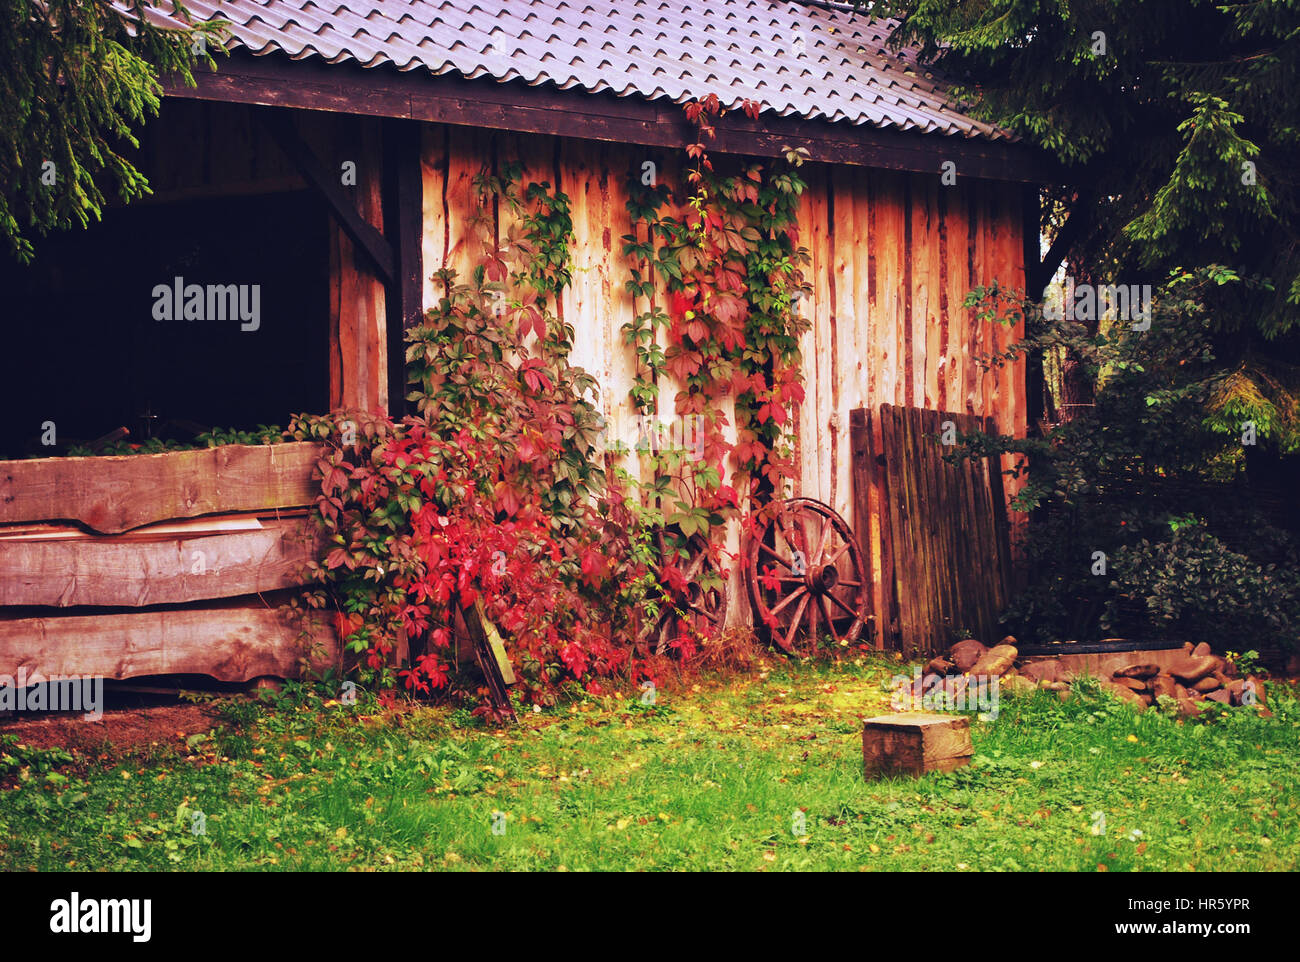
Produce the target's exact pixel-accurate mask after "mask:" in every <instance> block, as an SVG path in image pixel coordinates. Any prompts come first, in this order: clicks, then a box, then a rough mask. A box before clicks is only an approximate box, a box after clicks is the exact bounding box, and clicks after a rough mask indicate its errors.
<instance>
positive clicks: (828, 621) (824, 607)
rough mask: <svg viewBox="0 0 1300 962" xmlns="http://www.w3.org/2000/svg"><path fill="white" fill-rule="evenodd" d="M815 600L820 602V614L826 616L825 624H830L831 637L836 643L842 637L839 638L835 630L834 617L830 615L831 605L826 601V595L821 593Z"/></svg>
mask: <svg viewBox="0 0 1300 962" xmlns="http://www.w3.org/2000/svg"><path fill="white" fill-rule="evenodd" d="M831 597H832V598H834V597H835V596H834V595H831ZM817 600H818V601H819V602H821V606H822V614H824V615H825V616H826V624H827V625H829V626H830V629H831V637H832V638H834V639H835V643H836V644H837V645H838V644H839V643H840V642H842V641H843V640H844V639H843V638H841V637H840V633H839V632H838V631H836V630H835V619H834V618H832V617H831V606H830V605H828V604H827V603H826V595H822V596H821V597H820V598H818V599H817Z"/></svg>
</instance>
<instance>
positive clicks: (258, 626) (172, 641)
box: [0, 599, 338, 683]
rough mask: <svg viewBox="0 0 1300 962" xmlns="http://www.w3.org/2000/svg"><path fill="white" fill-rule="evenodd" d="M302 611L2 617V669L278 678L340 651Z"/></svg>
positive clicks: (256, 606)
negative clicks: (300, 612)
mask: <svg viewBox="0 0 1300 962" xmlns="http://www.w3.org/2000/svg"><path fill="white" fill-rule="evenodd" d="M308 617H309V618H310V621H307V622H305V623H304V621H303V616H300V615H297V614H295V613H293V612H292V611H291V610H290V609H287V608H273V607H267V606H266V605H264V604H261V603H259V602H258V601H257V600H256V599H249V600H247V601H244V602H243V603H241V604H235V605H220V604H218V605H212V606H206V607H202V608H166V609H162V610H156V611H138V612H137V611H129V612H111V613H95V614H69V615H56V616H51V617H43V618H5V619H0V673H4V674H8V675H10V676H16V675H17V674H18V669H19V668H24V669H26V675H27V679H28V682H29V683H33V682H36V681H40V680H43V679H46V678H49V677H50V676H52V675H64V676H66V675H80V676H95V675H98V676H101V677H103V678H114V679H118V680H121V679H124V678H139V677H141V676H143V675H208V676H210V677H212V678H216V679H218V680H220V681H248V680H249V679H251V678H257V677H259V676H261V675H272V676H277V677H281V678H290V677H296V676H298V675H299V674H300V673H301V668H302V662H303V659H307V660H308V661H309V662H310V663H312V664H313V665H315V666H318V667H324V666H328V665H331V664H333V663H334V662H335V661H336V660H337V657H338V636H337V634H336V632H335V631H334V629H333V627H332V625H331V624H330V619H328V618H327V617H325V616H324V615H323V614H321V613H319V612H314V613H312V615H310V616H308Z"/></svg>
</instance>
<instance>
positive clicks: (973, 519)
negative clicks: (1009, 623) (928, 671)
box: [851, 404, 1011, 655]
mask: <svg viewBox="0 0 1300 962" xmlns="http://www.w3.org/2000/svg"><path fill="white" fill-rule="evenodd" d="M949 421H950V422H953V423H952V426H953V427H954V428H955V430H956V431H957V432H959V433H963V434H970V433H974V432H979V431H986V432H991V431H993V430H995V428H994V424H993V421H992V419H991V418H980V417H975V416H973V415H969V414H950V413H947V412H942V411H931V410H924V409H921V408H910V407H898V406H895V405H891V404H882V405H881V406H880V410H879V412H878V413H877V414H875V415H874V416H873V412H871V411H870V410H868V409H858V410H856V411H854V412H853V417H852V419H851V428H852V432H853V448H854V484H855V492H854V499H855V511H854V517H855V519H864V518H873V517H878V518H880V519H881V522H880V525H879V530H878V531H871V530H869V528H870V526H869V525H864V524H863V523H862V522H861V520H858V523H857V529H858V537H859V539H860V540H861V542H862V544H861V547H862V549H863V554H864V556H866V557H871V558H872V559H873V562H874V564H873V574H874V575H875V579H874V580H875V582H876V585H877V589H876V595H875V598H874V603H875V612H876V623H877V625H878V626H879V632H880V636H881V642H882V643H883V645H885V646H887V647H894V648H899V649H901V650H902V651H904V652H906V653H907V654H909V655H915V654H935V653H937V652H940V651H943V650H944V649H946V648H947V647H948V645H949V644H951V642H952V641H953V639H954V638H959V637H966V636H968V635H969V636H973V637H977V638H980V637H982V638H992V637H996V636H997V634H998V631H997V615H998V613H999V611H1000V610H1001V609H1002V607H1003V606H1004V605H1005V604H1006V601H1007V597H1008V592H1009V584H1010V567H1011V551H1010V546H1009V539H1008V529H1007V515H1006V500H1005V495H1004V491H1003V486H1002V475H1001V472H1000V470H999V467H998V465H997V464H990V463H989V460H988V459H983V460H979V461H972V460H969V459H966V460H962V461H960V462H958V463H956V464H950V463H948V462H946V461H945V460H944V454H945V453H949V452H951V451H955V450H957V449H956V448H954V447H947V446H945V445H943V444H942V443H941V438H942V436H943V433H944V428H945V422H949Z"/></svg>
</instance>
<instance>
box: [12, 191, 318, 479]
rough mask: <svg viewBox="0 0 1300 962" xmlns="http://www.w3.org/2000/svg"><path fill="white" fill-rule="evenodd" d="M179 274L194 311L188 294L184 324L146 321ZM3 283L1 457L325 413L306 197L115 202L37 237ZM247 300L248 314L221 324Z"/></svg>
mask: <svg viewBox="0 0 1300 962" xmlns="http://www.w3.org/2000/svg"><path fill="white" fill-rule="evenodd" d="M177 278H182V281H181V285H182V294H185V293H188V294H190V295H193V294H195V291H196V289H195V288H193V287H192V285H199V286H200V287H202V288H203V290H204V292H205V296H204V297H203V298H202V306H201V307H200V306H199V302H198V301H195V300H194V299H193V297H192V296H191V297H189V298H188V300H189V301H190V307H191V309H190V315H191V317H192V318H193V319H190V320H186V319H185V314H184V303H185V302H184V300H182V304H181V307H182V313H181V315H180V316H179V317H176V316H175V315H173V317H172V319H171V320H157V319H155V315H156V314H163V315H165V314H166V312H165V311H164V310H162V309H161V308H157V305H158V301H159V299H160V291H159V288H160V287H161V286H165V287H167V288H169V289H171V288H174V287H175V285H176V283H177V281H176V279H177ZM0 285H3V287H2V288H0V289H2V290H3V291H4V297H3V299H0V324H2V325H3V328H2V329H3V330H4V332H5V348H4V350H3V352H0V401H2V402H3V405H4V412H5V413H4V417H3V418H2V419H0V457H10V458H14V457H24V456H29V455H33V454H52V453H60V452H63V451H65V450H66V449H67V447H68V445H69V444H70V443H76V442H84V441H88V440H91V439H94V438H98V437H101V436H103V435H105V434H107V433H108V432H111V431H113V430H114V429H116V428H118V427H126V428H127V429H129V430H130V432H131V438H130V440H134V441H139V440H141V439H143V438H145V437H148V435H149V434H150V433H153V434H155V435H157V436H161V437H166V438H169V439H173V440H180V441H187V440H189V439H190V438H191V437H192V436H193V433H194V431H195V429H196V428H213V427H218V428H223V429H224V428H237V429H241V430H250V429H253V428H255V427H256V426H257V425H259V424H278V425H281V426H283V425H285V424H286V423H287V420H288V417H289V415H290V414H291V413H297V412H303V411H312V412H323V411H325V410H326V409H327V408H328V406H329V363H328V344H329V325H328V307H329V304H328V298H329V254H328V215H327V213H326V211H325V208H324V205H323V204H322V203H321V201H320V200H319V199H318V198H317V197H316V196H315V195H314V194H313V193H312V192H310V191H306V190H300V191H291V192H284V193H276V194H263V195H260V196H247V197H216V198H211V197H209V198H206V199H201V200H187V201H180V202H173V203H165V204H148V203H146V204H140V205H136V206H132V207H128V208H125V209H114V210H109V211H107V212H106V213H105V215H104V220H103V221H102V222H101V223H97V224H94V225H92V226H91V227H90V228H89V229H87V230H84V231H81V230H74V231H69V232H65V233H60V234H57V235H54V236H51V237H49V238H46V239H45V240H44V241H43V242H41V243H40V244H38V246H37V255H36V259H35V260H34V261H33V263H32V264H30V265H28V266H23V265H20V264H17V263H16V262H14V261H12V260H11V259H4V260H3V261H2V262H0ZM209 285H213V286H215V287H218V288H219V289H218V290H217V291H216V292H215V293H216V296H215V298H214V297H211V296H206V294H207V292H209ZM229 285H234V287H230V286H229ZM187 287H188V288H189V291H188V292H186V291H185V288H187ZM232 293H234V294H236V298H235V300H234V301H231V300H229V295H230V294H232ZM241 294H242V295H243V305H244V307H245V308H249V309H251V308H252V307H253V305H254V304H255V305H256V307H257V311H256V317H255V318H253V319H251V320H246V319H243V318H241V317H240V316H238V315H234V316H232V315H233V312H229V313H226V314H225V318H224V319H221V313H222V312H221V310H220V308H221V307H223V306H226V305H228V304H234V303H238V295H241ZM169 299H170V298H169ZM214 307H215V308H217V309H216V310H213V308H214ZM196 314H197V315H199V316H197V317H195V316H194V315H196ZM50 422H52V423H53V424H54V426H55V431H56V438H57V446H55V447H53V448H51V447H46V446H43V445H42V443H41V439H42V434H43V433H44V434H46V435H48V431H47V430H46V429H45V428H44V427H43V426H44V425H47V423H50Z"/></svg>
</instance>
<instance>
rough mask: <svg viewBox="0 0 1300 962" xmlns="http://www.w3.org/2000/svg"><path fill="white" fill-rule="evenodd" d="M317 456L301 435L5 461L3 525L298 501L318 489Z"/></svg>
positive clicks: (124, 522)
mask: <svg viewBox="0 0 1300 962" xmlns="http://www.w3.org/2000/svg"><path fill="white" fill-rule="evenodd" d="M319 457H320V454H319V448H318V447H317V446H316V445H315V444H311V443H309V442H305V441H304V442H289V443H286V444H261V445H245V444H227V445H222V446H220V447H215V448H205V449H201V450H195V451H167V452H164V453H161V454H134V455H121V456H112V457H98V458H36V459H32V460H29V461H0V524H10V523H14V522H20V521H79V522H81V523H82V524H84V525H86V526H87V527H89V528H91V529H92V530H94V531H98V532H100V533H101V534H118V533H120V532H123V531H128V530H130V529H131V528H137V527H139V526H141V525H145V524H149V523H150V522H154V521H165V520H167V519H169V518H196V517H198V516H199V515H204V514H222V513H230V512H235V511H258V510H261V509H270V508H290V507H300V506H302V505H309V504H313V503H314V502H315V500H316V495H317V494H318V493H319V485H318V483H317V482H316V481H315V480H313V477H312V475H313V471H314V469H315V466H316V461H317V460H318V458H319Z"/></svg>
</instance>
